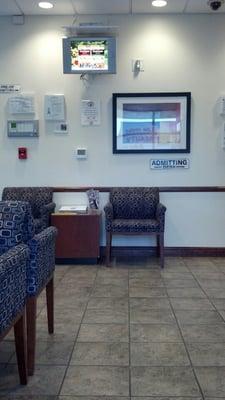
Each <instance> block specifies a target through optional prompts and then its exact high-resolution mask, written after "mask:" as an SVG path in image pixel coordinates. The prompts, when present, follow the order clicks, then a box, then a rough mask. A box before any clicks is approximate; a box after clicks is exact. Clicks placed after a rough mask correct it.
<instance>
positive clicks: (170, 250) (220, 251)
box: [100, 246, 225, 257]
mask: <svg viewBox="0 0 225 400" xmlns="http://www.w3.org/2000/svg"><path fill="white" fill-rule="evenodd" d="M105 249H106V247H105V246H101V251H100V254H101V256H102V257H103V256H104V255H105ZM111 255H112V256H114V257H130V256H133V257H141V256H142V257H148V256H149V257H151V256H157V248H156V247H153V246H152V247H147V246H134V247H131V246H114V247H112V250H111ZM165 256H167V257H225V247H165Z"/></svg>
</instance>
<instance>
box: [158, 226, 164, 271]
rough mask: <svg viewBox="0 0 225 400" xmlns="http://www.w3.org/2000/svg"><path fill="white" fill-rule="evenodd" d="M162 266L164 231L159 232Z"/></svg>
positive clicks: (161, 261)
mask: <svg viewBox="0 0 225 400" xmlns="http://www.w3.org/2000/svg"><path fill="white" fill-rule="evenodd" d="M159 248H160V266H161V268H164V232H161V233H160V234H159Z"/></svg>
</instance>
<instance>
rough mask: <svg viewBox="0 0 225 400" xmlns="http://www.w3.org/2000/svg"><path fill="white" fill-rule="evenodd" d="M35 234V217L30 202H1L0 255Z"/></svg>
mask: <svg viewBox="0 0 225 400" xmlns="http://www.w3.org/2000/svg"><path fill="white" fill-rule="evenodd" d="M33 236H34V226H33V219H32V216H31V210H30V207H29V205H28V203H22V202H18V201H8V202H0V255H1V254H3V253H5V252H6V251H8V249H10V248H11V247H13V246H16V245H17V244H19V243H21V241H23V242H27V241H28V240H30V239H31V238H32V237H33Z"/></svg>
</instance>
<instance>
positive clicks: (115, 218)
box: [104, 187, 166, 233]
mask: <svg viewBox="0 0 225 400" xmlns="http://www.w3.org/2000/svg"><path fill="white" fill-rule="evenodd" d="M104 210H105V216H106V231H107V232H112V233H145V232H146V233H160V232H164V223H165V211H166V207H165V206H163V205H162V204H160V203H159V189H158V188H148V187H131V188H122V187H121V188H114V189H112V190H111V192H110V196H109V203H108V204H107V205H106V206H105V207H104Z"/></svg>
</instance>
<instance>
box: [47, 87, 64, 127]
mask: <svg viewBox="0 0 225 400" xmlns="http://www.w3.org/2000/svg"><path fill="white" fill-rule="evenodd" d="M44 113H45V119H46V120H47V121H64V120H65V96H64V94H50V95H49V94H46V95H45V101H44Z"/></svg>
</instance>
